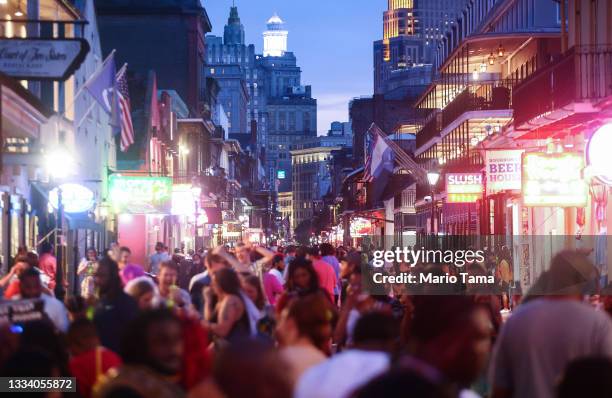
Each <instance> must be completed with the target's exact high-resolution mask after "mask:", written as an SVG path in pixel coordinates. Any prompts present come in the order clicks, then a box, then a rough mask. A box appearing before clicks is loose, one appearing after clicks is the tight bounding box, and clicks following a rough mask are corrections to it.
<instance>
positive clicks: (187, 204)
mask: <svg viewBox="0 0 612 398" xmlns="http://www.w3.org/2000/svg"><path fill="white" fill-rule="evenodd" d="M196 200H197V199H196V198H195V197H194V195H193V189H192V187H191V185H190V184H177V185H173V186H172V211H171V213H172V214H173V215H176V216H190V217H195V211H196Z"/></svg>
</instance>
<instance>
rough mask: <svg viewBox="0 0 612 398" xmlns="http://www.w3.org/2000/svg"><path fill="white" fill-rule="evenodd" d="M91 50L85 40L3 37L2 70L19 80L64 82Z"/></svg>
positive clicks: (0, 50)
mask: <svg viewBox="0 0 612 398" xmlns="http://www.w3.org/2000/svg"><path fill="white" fill-rule="evenodd" d="M88 52H89V44H88V43H87V41H86V40H84V39H39V38H15V39H4V38H3V39H0V72H2V73H4V74H6V75H8V76H11V77H14V78H15V79H19V80H57V81H64V80H66V79H68V77H70V76H71V75H72V74H73V73H74V71H76V70H77V69H78V68H79V66H81V63H83V61H84V60H85V55H87V53H88Z"/></svg>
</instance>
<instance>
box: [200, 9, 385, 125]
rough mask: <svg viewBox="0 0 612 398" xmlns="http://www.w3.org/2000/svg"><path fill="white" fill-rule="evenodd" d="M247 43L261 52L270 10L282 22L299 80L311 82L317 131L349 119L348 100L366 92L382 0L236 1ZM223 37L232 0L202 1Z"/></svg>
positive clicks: (368, 92)
mask: <svg viewBox="0 0 612 398" xmlns="http://www.w3.org/2000/svg"><path fill="white" fill-rule="evenodd" d="M235 2H236V6H237V7H238V13H239V15H240V19H241V21H242V24H243V25H244V28H245V31H246V41H247V44H255V49H256V51H257V52H258V53H261V51H262V46H263V38H262V36H261V34H262V32H263V31H264V30H265V29H266V21H267V20H268V18H270V17H271V16H272V14H274V12H276V13H278V15H279V16H280V17H281V18H282V19H283V21H285V24H286V28H287V30H288V31H289V43H288V47H289V51H293V52H294V53H295V55H296V57H297V61H298V65H299V66H300V67H301V68H302V84H305V85H307V84H310V85H312V91H313V96H314V97H315V98H317V102H318V109H317V110H318V115H317V117H318V132H319V134H323V133H326V132H327V130H328V129H329V124H330V123H331V122H332V121H334V120H339V121H348V103H349V101H350V99H351V98H353V97H359V96H361V95H371V94H372V91H373V83H372V42H373V41H374V40H378V39H380V38H381V37H382V13H383V11H384V10H385V9H386V4H387V1H386V0H235ZM202 4H204V7H205V8H206V11H207V12H208V16H209V17H210V20H211V22H212V24H213V31H212V33H213V34H215V35H219V36H223V26H224V25H225V24H226V23H227V17H228V16H229V9H230V7H231V5H232V0H202Z"/></svg>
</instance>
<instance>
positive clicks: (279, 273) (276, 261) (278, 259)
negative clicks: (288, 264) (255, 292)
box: [268, 254, 285, 285]
mask: <svg viewBox="0 0 612 398" xmlns="http://www.w3.org/2000/svg"><path fill="white" fill-rule="evenodd" d="M284 271H285V259H284V257H283V255H282V254H277V255H275V256H274V257H273V258H272V265H271V266H270V270H269V271H268V273H270V274H271V275H273V276H274V277H275V278H276V279H277V280H278V283H279V284H281V285H284V284H285V278H284V277H283V273H284Z"/></svg>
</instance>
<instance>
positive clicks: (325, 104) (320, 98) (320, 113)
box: [314, 92, 357, 135]
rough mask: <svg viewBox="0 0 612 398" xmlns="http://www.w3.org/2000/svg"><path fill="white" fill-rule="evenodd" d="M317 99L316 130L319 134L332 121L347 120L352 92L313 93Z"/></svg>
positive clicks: (323, 132) (325, 130)
mask: <svg viewBox="0 0 612 398" xmlns="http://www.w3.org/2000/svg"><path fill="white" fill-rule="evenodd" d="M314 96H315V98H316V99H317V130H318V132H319V135H321V134H325V133H327V130H329V126H330V124H331V122H333V121H336V120H337V121H340V122H346V121H348V107H349V102H350V101H351V99H353V98H354V97H356V96H357V95H356V94H354V93H347V92H344V93H320V94H316V93H315V95H314Z"/></svg>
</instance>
